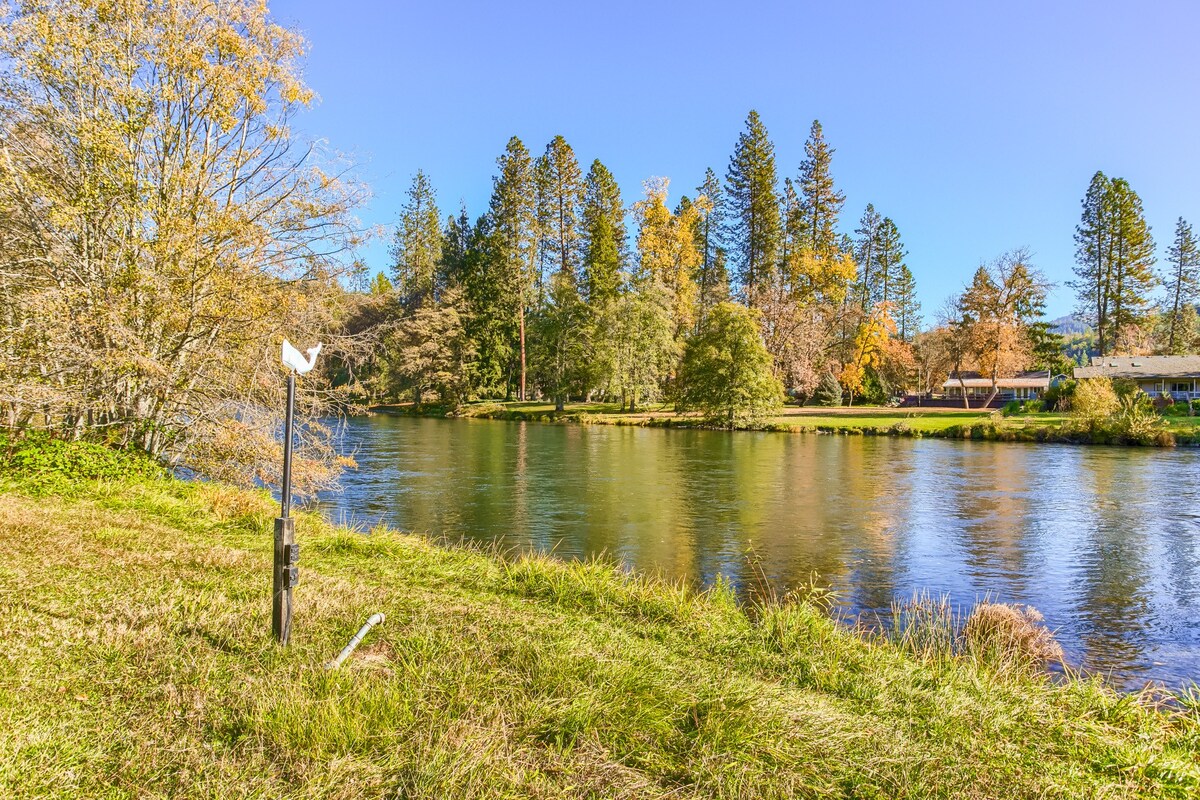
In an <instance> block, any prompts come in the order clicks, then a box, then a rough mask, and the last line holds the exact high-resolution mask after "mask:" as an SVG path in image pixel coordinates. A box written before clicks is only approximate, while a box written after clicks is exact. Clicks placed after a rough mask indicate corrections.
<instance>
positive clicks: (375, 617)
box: [325, 614, 384, 669]
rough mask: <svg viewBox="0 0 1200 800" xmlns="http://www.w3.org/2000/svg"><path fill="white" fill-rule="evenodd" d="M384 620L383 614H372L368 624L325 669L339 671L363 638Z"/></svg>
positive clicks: (359, 630) (360, 629)
mask: <svg viewBox="0 0 1200 800" xmlns="http://www.w3.org/2000/svg"><path fill="white" fill-rule="evenodd" d="M383 619H384V617H383V614H372V615H371V616H370V617H369V618H368V619H367V621H366V623H365V624H364V625H363V626H362V627H361V628H359V629H358V633H356V634H354V638H353V639H351V640H350V642H349V643H348V644H347V645H346V646H345V647H343V648H342V652H340V653H338V655H337V658H335V659H334V660H333V661H330V662H329V663H328V664H326V665H325V669H337V668H338V667H340V666H341V665H342V662H343V661H345V660H346V659H347V658H349V657H350V654H351V653H353V652H354V648H356V647H358V645H359V643H360V642H362V640H363V637H364V636H366V635H367V634H368V633H370V631H371V628H374V627H375V626H376V625H378V624H379V623H381V622H383Z"/></svg>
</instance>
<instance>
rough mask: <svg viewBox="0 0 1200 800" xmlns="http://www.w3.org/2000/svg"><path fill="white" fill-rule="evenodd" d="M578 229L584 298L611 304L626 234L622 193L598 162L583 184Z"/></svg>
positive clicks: (622, 263)
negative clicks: (579, 228) (579, 227)
mask: <svg viewBox="0 0 1200 800" xmlns="http://www.w3.org/2000/svg"><path fill="white" fill-rule="evenodd" d="M580 226H581V230H580V235H579V238H580V242H581V245H582V251H583V255H582V260H583V275H582V276H581V277H582V285H581V287H580V288H581V290H582V293H583V296H584V298H585V299H586V300H587V301H588V302H589V303H593V302H596V301H603V302H607V301H610V300H613V299H615V298H616V295H617V290H618V289H619V288H620V285H621V281H622V278H621V270H622V269H623V268H624V267H625V262H626V257H627V253H628V243H627V239H628V234H627V233H626V230H625V206H624V204H623V203H622V202H621V189H620V187H618V186H617V181H616V178H614V177H613V174H612V173H611V172H609V170H608V168H607V167H606V166H604V164H602V163H601V162H600V160H599V159H596V160H595V161H593V162H592V166H591V168H590V169H589V170H588V174H587V179H586V180H585V182H584V193H583V208H582V211H581V214H580Z"/></svg>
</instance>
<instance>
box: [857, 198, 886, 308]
mask: <svg viewBox="0 0 1200 800" xmlns="http://www.w3.org/2000/svg"><path fill="white" fill-rule="evenodd" d="M882 224H883V216H882V215H881V214H880V213H879V212H878V211H876V210H875V206H874V205H873V204H871V203H867V208H866V210H865V211H863V215H862V218H861V219H860V220H859V221H858V227H857V228H856V229H855V230H854V232H855V233H856V234H857V235H858V241H857V242H856V245H855V248H854V259H855V261H857V262H858V302H859V305H861V306H862V308H863V309H864V310H868V311H869V310H870V309H871V307H872V306H874V305H875V303H877V302H879V296H880V293H881V292H880V285H879V275H878V272H877V269H876V267H877V262H878V261H879V256H878V254H877V253H876V244H877V243H878V240H879V226H880V225H882Z"/></svg>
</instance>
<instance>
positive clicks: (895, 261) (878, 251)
mask: <svg viewBox="0 0 1200 800" xmlns="http://www.w3.org/2000/svg"><path fill="white" fill-rule="evenodd" d="M873 250H874V255H875V279H876V281H877V284H876V286H877V287H878V295H877V298H876V302H879V303H890V304H893V305H894V304H895V302H896V284H897V283H898V282H899V280H900V273H901V269H902V268H903V267H904V258H905V256H907V255H908V251H907V250H905V249H904V243H903V242H901V241H900V231H899V229H897V228H896V223H895V222H893V221H892V218H891V217H884V218H883V220H882V221H881V222H880V223H879V227H878V228H877V229H876V230H875V244H874V246H873Z"/></svg>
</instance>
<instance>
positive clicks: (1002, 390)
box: [942, 370, 1050, 402]
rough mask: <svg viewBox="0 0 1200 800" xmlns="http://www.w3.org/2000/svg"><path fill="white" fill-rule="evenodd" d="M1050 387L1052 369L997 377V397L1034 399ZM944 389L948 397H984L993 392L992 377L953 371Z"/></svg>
mask: <svg viewBox="0 0 1200 800" xmlns="http://www.w3.org/2000/svg"><path fill="white" fill-rule="evenodd" d="M1049 388H1050V371H1049V370H1037V371H1034V372H1018V373H1017V374H1016V375H1012V376H1009V377H1005V378H997V379H996V392H997V393H996V399H997V400H1001V401H1005V402H1007V401H1009V400H1033V399H1036V398H1038V397H1041V396H1042V393H1043V392H1045V391H1046V390H1047V389H1049ZM942 391H944V392H945V393H946V396H947V397H962V396H963V392H966V395H967V397H971V398H984V397H987V396H988V395H990V394H991V393H992V378H991V376H990V375H982V374H980V373H978V372H967V371H963V372H962V374H961V375H960V374H959V373H957V372H951V373H950V377H948V378H947V379H946V382H945V383H943V384H942Z"/></svg>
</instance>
